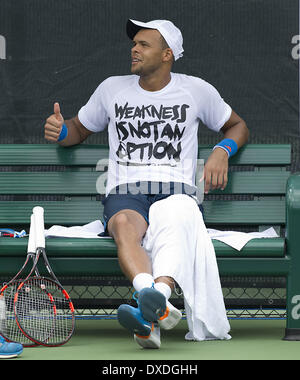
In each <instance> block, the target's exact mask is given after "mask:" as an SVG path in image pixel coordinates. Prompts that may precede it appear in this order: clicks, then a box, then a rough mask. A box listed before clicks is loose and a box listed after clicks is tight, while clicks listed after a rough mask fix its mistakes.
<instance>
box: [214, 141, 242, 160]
mask: <svg viewBox="0 0 300 380" xmlns="http://www.w3.org/2000/svg"><path fill="white" fill-rule="evenodd" d="M216 148H222V149H224V150H225V151H226V152H227V154H228V157H231V156H233V155H234V154H236V152H237V151H238V146H237V143H236V142H235V141H234V140H232V139H224V140H222V141H220V142H219V144H217V145H215V146H214V148H213V150H215V149H216Z"/></svg>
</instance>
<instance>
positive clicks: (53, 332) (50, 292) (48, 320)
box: [14, 276, 75, 347]
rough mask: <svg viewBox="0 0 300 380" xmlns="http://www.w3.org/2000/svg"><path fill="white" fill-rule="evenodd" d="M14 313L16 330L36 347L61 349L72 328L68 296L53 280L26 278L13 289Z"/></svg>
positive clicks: (73, 322) (72, 316)
mask: <svg viewBox="0 0 300 380" xmlns="http://www.w3.org/2000/svg"><path fill="white" fill-rule="evenodd" d="M14 314H15V318H16V321H17V324H18V327H19V329H20V330H21V331H22V333H23V334H24V335H25V336H26V337H27V338H28V339H30V340H32V341H33V342H35V343H36V344H40V345H43V346H52V347H56V346H61V345H63V344H65V343H66V342H68V340H69V339H70V338H71V336H72V334H73V332H74V328H75V312H74V307H73V304H72V301H71V299H70V296H69V295H68V293H67V292H66V290H65V289H64V288H63V287H62V286H61V285H60V284H59V283H57V282H56V281H54V280H53V279H51V278H47V277H37V276H36V277H30V278H28V279H27V280H26V281H24V282H23V283H22V284H20V286H19V288H18V289H17V292H16V295H15V298H14Z"/></svg>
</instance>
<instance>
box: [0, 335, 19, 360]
mask: <svg viewBox="0 0 300 380" xmlns="http://www.w3.org/2000/svg"><path fill="white" fill-rule="evenodd" d="M22 352H23V346H22V344H20V343H10V342H6V340H5V339H4V338H3V337H2V336H1V335H0V359H10V358H15V357H16V356H19V355H20V354H21V353H22Z"/></svg>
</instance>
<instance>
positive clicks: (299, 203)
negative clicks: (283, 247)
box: [286, 173, 300, 258]
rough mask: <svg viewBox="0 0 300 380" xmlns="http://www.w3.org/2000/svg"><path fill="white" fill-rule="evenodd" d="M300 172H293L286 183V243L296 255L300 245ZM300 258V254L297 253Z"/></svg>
mask: <svg viewBox="0 0 300 380" xmlns="http://www.w3.org/2000/svg"><path fill="white" fill-rule="evenodd" d="M299 226H300V173H294V174H291V175H290V177H289V178H288V181H287V185H286V243H287V250H288V254H289V255H292V256H294V254H295V253H296V252H297V251H298V250H299V247H300V228H299ZM297 256H299V258H300V254H299V255H297Z"/></svg>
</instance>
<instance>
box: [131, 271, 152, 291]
mask: <svg viewBox="0 0 300 380" xmlns="http://www.w3.org/2000/svg"><path fill="white" fill-rule="evenodd" d="M153 284H154V278H153V276H152V275H151V274H149V273H139V274H137V275H136V276H135V277H134V279H133V281H132V285H133V287H134V289H135V290H136V291H137V292H140V291H141V290H142V289H143V288H151V286H152V285H153Z"/></svg>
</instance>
